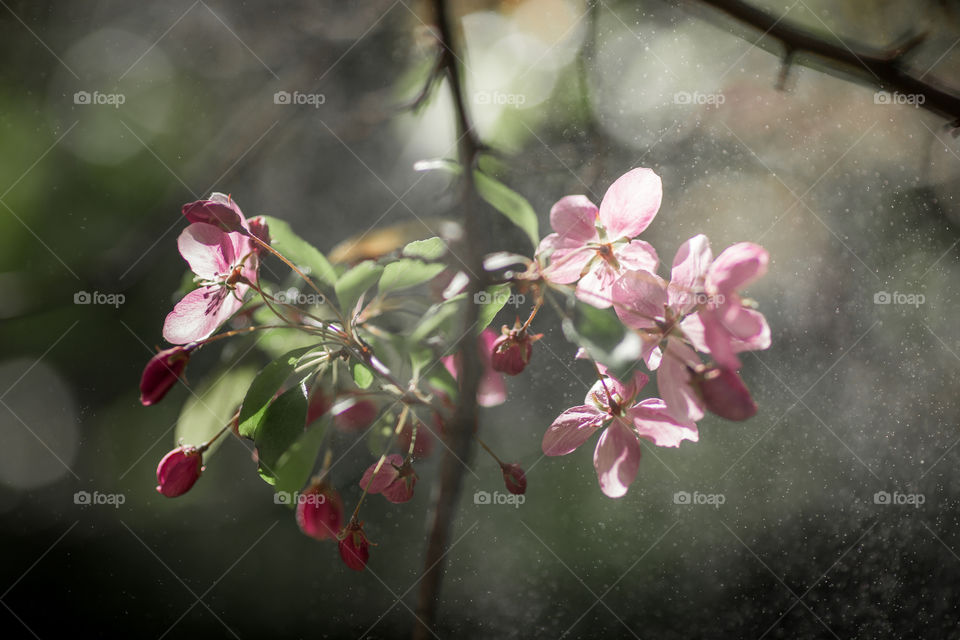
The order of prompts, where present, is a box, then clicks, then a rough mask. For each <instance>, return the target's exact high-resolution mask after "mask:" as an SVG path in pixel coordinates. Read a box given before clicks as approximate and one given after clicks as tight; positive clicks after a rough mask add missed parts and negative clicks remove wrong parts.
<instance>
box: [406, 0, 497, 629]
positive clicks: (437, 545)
mask: <svg viewBox="0 0 960 640" xmlns="http://www.w3.org/2000/svg"><path fill="white" fill-rule="evenodd" d="M433 5H434V11H435V19H436V22H437V28H438V30H439V43H440V47H441V52H440V63H439V67H438V69H439V70H441V71H442V72H443V73H444V74H445V75H446V78H447V81H448V83H449V85H450V91H451V93H452V94H453V100H454V106H455V108H456V118H457V130H458V135H459V136H460V137H459V143H458V147H459V159H460V163H461V165H463V179H462V182H461V188H462V192H461V194H460V202H461V205H462V211H463V238H464V241H463V242H461V243H460V247H462V251H463V253H464V254H465V255H463V256H460V257H461V260H462V261H463V263H464V265H465V266H466V268H467V271H468V273H471V274H479V275H473V276H472V277H471V278H470V283H469V286H468V289H467V298H466V299H467V306H466V312H465V313H464V318H463V329H462V334H461V337H460V344H459V346H458V353H457V364H458V369H459V374H458V382H459V385H460V396H459V399H458V402H457V408H456V411H455V412H454V416H453V419H452V421H451V423H450V424H449V425H448V427H447V429H446V436H445V440H446V444H447V450H446V451H445V453H444V457H443V461H442V462H441V467H440V478H439V480H440V481H439V483H438V484H437V487H436V489H435V493H434V506H433V518H432V521H431V526H430V534H429V538H428V541H427V550H426V554H425V557H424V574H423V578H422V581H421V583H420V593H419V596H418V601H417V621H416V623H415V627H414V630H413V638H414V639H415V640H426V639H427V638H429V637H431V636H432V635H433V631H432V627H433V624H434V621H435V620H436V612H437V600H438V596H439V593H440V583H441V580H442V578H443V572H444V567H445V563H444V557H445V555H446V553H447V550H448V549H447V547H448V545H449V542H450V529H451V527H452V524H453V517H454V515H455V513H456V509H457V503H458V500H459V497H460V489H461V486H462V485H463V474H464V471H465V470H466V467H465V466H464V465H465V463H466V462H467V461H469V460H470V457H471V453H472V449H473V435H474V433H475V432H476V430H477V389H478V387H479V386H480V370H481V367H482V365H481V363H480V353H479V350H478V346H477V337H476V325H477V322H478V321H479V313H480V309H479V305H476V304H470V302H472V301H473V300H475V298H474V295H475V294H477V293H479V292H481V291H483V290H484V287H485V286H486V282H485V281H484V280H483V274H484V273H485V272H484V271H483V254H484V250H485V249H486V247H487V242H486V228H487V227H486V225H483V224H481V220H480V215H481V213H482V211H483V209H482V204H481V202H480V199H479V196H478V194H477V190H476V185H475V184H474V179H473V169H474V168H475V166H476V164H477V157H478V155H479V154H480V152H481V150H482V145H481V144H480V141H479V139H478V138H477V135H476V132H475V130H474V128H473V125H472V124H471V122H470V117H469V114H468V112H467V106H466V100H465V98H464V95H463V84H462V80H461V77H460V66H459V65H460V60H459V58H458V56H457V54H456V49H455V44H454V39H453V33H452V28H451V23H450V18H449V16H448V15H447V6H446V2H445V1H444V0H434V2H433ZM458 250H460V249H458Z"/></svg>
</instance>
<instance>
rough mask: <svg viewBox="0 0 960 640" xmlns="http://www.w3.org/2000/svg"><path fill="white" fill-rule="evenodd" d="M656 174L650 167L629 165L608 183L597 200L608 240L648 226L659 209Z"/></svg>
mask: <svg viewBox="0 0 960 640" xmlns="http://www.w3.org/2000/svg"><path fill="white" fill-rule="evenodd" d="M662 197H663V188H662V186H661V184H660V176H658V175H657V174H656V173H654V172H653V171H652V170H650V169H633V170H631V171H628V172H627V173H625V174H624V175H622V176H620V177H619V178H617V180H616V181H615V182H614V183H613V184H612V185H610V188H609V189H607V192H606V193H605V194H604V196H603V201H602V202H601V203H600V222H601V223H602V224H603V226H604V228H605V229H606V231H607V238H608V239H609V240H610V241H614V240H618V239H620V238H634V237H636V236H638V235H640V233H641V232H642V231H643V230H644V229H646V228H647V227H648V226H650V222H651V221H652V220H653V218H654V217H655V216H656V215H657V211H658V210H659V209H660V200H661V198H662Z"/></svg>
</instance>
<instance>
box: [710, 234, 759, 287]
mask: <svg viewBox="0 0 960 640" xmlns="http://www.w3.org/2000/svg"><path fill="white" fill-rule="evenodd" d="M769 261H770V254H768V253H767V250H766V249H764V248H763V247H761V246H759V245H756V244H753V243H752V242H741V243H739V244H735V245H733V246H731V247H728V248H727V249H725V250H724V251H723V253H721V254H720V255H719V256H717V259H716V260H714V261H713V264H712V265H710V269H709V270H708V271H707V287H708V288H710V289H712V290H714V291H717V292H719V293H722V294H730V293H733V292H735V291H737V290H739V289H742V288H743V287H745V286H747V285H748V284H750V283H751V282H753V281H754V280H756V279H757V278H759V277H760V276H762V275H763V274H765V273H766V272H767V263H768V262H769Z"/></svg>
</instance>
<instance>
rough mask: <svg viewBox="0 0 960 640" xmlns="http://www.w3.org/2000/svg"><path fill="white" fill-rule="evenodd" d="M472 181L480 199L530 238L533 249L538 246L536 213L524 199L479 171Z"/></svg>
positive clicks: (538, 235) (538, 231)
mask: <svg viewBox="0 0 960 640" xmlns="http://www.w3.org/2000/svg"><path fill="white" fill-rule="evenodd" d="M474 180H475V181H476V184H477V192H479V193H480V197H481V198H483V199H484V200H486V201H487V202H488V203H489V204H490V206H492V207H493V208H494V209H496V210H497V211H499V212H500V213H502V214H503V215H504V216H506V218H507V219H508V220H510V222H512V223H513V224H515V225H517V226H518V227H520V229H522V230H523V231H524V232H525V233H526V234H527V237H528V238H530V242H531V243H532V244H533V246H534V247H536V246H537V245H539V244H540V230H539V224H538V222H537V212H536V211H534V210H533V207H531V206H530V203H529V202H527V199H526V198H524V197H523V196H521V195H520V194H519V193H517V192H516V191H514V190H513V189H511V188H509V187H508V186H507V185H505V184H503V183H502V182H499V181H497V180H494V179H493V178H491V177H490V176H488V175H486V174H484V173H480V172H479V171H475V172H474Z"/></svg>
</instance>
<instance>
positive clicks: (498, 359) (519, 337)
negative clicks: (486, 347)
mask: <svg viewBox="0 0 960 640" xmlns="http://www.w3.org/2000/svg"><path fill="white" fill-rule="evenodd" d="M542 337H543V336H542V335H540V334H537V335H531V334H529V333H527V330H526V329H525V328H523V327H521V326H519V322H518V323H517V326H515V327H514V328H513V329H510V328H508V327H507V326H506V325H504V326H503V330H502V335H501V336H500V337H498V338H497V339H496V340H494V342H493V349H492V352H491V354H490V363H491V366H492V367H493V370H494V371H499V372H500V373H505V374H507V375H508V376H515V375H518V374H520V373H521V372H522V371H523V370H524V369H525V368H526V366H527V363H528V362H530V356H531V355H532V354H533V343H534V342H536V341H537V340H539V339H540V338H542Z"/></svg>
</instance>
